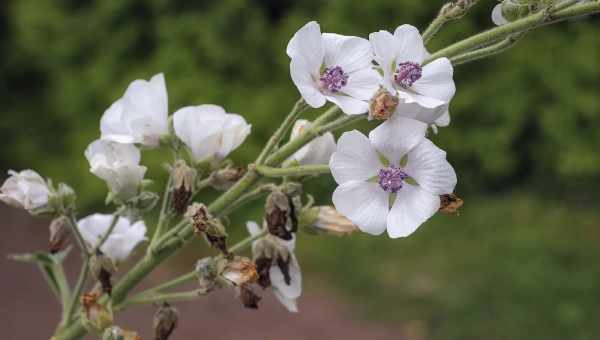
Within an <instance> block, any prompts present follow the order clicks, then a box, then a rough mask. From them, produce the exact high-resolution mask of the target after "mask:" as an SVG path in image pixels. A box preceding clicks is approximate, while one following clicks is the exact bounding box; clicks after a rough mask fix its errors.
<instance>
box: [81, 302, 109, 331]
mask: <svg viewBox="0 0 600 340" xmlns="http://www.w3.org/2000/svg"><path fill="white" fill-rule="evenodd" d="M99 297H100V294H98V293H89V294H83V296H82V297H81V305H82V306H83V321H84V325H85V327H86V328H87V329H88V330H90V331H94V332H96V333H102V331H104V330H105V329H106V328H108V327H110V326H112V324H113V313H112V310H111V308H110V306H108V307H107V306H103V305H101V304H99V303H98V298H99Z"/></svg>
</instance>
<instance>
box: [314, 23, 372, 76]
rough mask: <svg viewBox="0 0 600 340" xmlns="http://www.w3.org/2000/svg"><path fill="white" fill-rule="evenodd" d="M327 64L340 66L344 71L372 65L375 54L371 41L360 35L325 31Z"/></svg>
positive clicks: (325, 58)
mask: <svg viewBox="0 0 600 340" xmlns="http://www.w3.org/2000/svg"><path fill="white" fill-rule="evenodd" d="M323 45H324V47H325V56H324V62H325V65H326V66H328V67H330V66H340V67H341V68H342V69H343V70H344V72H346V73H352V72H355V71H360V70H363V69H365V68H370V67H371V61H372V60H373V54H372V52H371V45H370V44H369V41H368V40H366V39H363V38H359V37H352V36H344V35H340V34H335V33H323Z"/></svg>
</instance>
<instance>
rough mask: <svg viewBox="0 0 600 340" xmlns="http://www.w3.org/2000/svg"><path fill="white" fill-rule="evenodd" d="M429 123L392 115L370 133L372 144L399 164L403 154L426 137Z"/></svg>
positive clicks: (393, 162)
mask: <svg viewBox="0 0 600 340" xmlns="http://www.w3.org/2000/svg"><path fill="white" fill-rule="evenodd" d="M426 131H427V124H425V123H423V122H420V121H418V120H414V119H409V118H404V117H401V116H400V115H392V117H391V118H390V119H388V120H386V121H385V122H384V123H383V124H381V125H379V126H378V127H377V128H375V129H374V130H372V131H371V133H369V140H370V141H371V144H372V145H373V146H374V147H375V149H377V151H379V152H381V153H382V154H383V155H384V156H385V157H386V158H387V160H388V161H390V163H391V164H392V165H395V166H398V164H399V162H400V159H401V158H402V156H404V155H405V154H407V153H408V152H409V151H410V150H411V149H412V148H414V147H415V146H416V145H418V144H419V143H420V142H421V141H422V140H423V139H425V133H426Z"/></svg>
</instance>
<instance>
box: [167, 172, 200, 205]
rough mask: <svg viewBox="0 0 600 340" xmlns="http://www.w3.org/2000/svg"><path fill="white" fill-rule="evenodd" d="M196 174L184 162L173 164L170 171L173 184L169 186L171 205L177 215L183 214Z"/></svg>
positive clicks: (190, 195)
mask: <svg viewBox="0 0 600 340" xmlns="http://www.w3.org/2000/svg"><path fill="white" fill-rule="evenodd" d="M197 175H198V172H197V171H196V169H193V168H191V167H189V166H188V165H187V164H186V163H185V161H184V160H178V161H177V162H175V165H174V166H173V169H172V170H171V177H172V179H173V183H172V186H171V205H172V206H173V209H174V210H175V211H176V212H177V213H178V214H180V215H181V214H184V213H185V211H186V208H187V206H188V203H189V201H190V198H191V197H192V192H193V190H194V182H195V181H196V177H197Z"/></svg>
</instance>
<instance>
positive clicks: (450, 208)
mask: <svg viewBox="0 0 600 340" xmlns="http://www.w3.org/2000/svg"><path fill="white" fill-rule="evenodd" d="M463 203H464V201H463V200H462V199H461V198H460V197H458V196H456V194H454V193H452V194H446V195H440V211H441V212H443V213H446V214H456V215H459V213H458V209H459V208H460V207H462V205H463Z"/></svg>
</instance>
